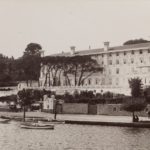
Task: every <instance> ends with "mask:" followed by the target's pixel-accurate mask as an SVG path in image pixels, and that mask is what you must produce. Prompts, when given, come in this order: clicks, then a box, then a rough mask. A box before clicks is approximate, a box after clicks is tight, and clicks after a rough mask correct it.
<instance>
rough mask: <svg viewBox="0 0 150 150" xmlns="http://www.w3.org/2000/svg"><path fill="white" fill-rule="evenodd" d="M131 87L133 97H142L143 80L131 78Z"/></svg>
mask: <svg viewBox="0 0 150 150" xmlns="http://www.w3.org/2000/svg"><path fill="white" fill-rule="evenodd" d="M129 87H130V88H131V95H132V97H140V96H142V91H143V90H142V80H141V79H139V78H138V77H137V78H131V79H130V80H129Z"/></svg>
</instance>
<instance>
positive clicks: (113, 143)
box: [0, 122, 150, 150]
mask: <svg viewBox="0 0 150 150" xmlns="http://www.w3.org/2000/svg"><path fill="white" fill-rule="evenodd" d="M19 124H20V123H19V122H11V123H10V124H0V133H1V134H0V149H1V150H120V149H122V150H134V149H135V150H148V149H149V147H150V143H149V138H150V130H149V129H144V128H140V129H136V128H124V127H107V126H88V125H67V124H59V125H56V126H55V129H54V130H44V131H43V130H27V129H21V128H20V126H19Z"/></svg>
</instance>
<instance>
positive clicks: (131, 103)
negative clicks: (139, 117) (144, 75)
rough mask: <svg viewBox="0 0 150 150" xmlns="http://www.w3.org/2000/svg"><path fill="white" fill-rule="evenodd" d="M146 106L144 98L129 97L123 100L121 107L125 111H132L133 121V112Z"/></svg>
mask: <svg viewBox="0 0 150 150" xmlns="http://www.w3.org/2000/svg"><path fill="white" fill-rule="evenodd" d="M146 106H147V103H146V101H145V99H144V98H131V99H128V100H126V101H125V102H124V104H123V106H122V108H123V109H124V110H126V111H129V112H132V120H133V122H134V117H135V114H134V113H135V112H136V111H142V110H144V109H145V107H146Z"/></svg>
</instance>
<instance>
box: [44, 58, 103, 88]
mask: <svg viewBox="0 0 150 150" xmlns="http://www.w3.org/2000/svg"><path fill="white" fill-rule="evenodd" d="M42 63H43V66H44V67H47V74H46V80H45V83H47V77H49V81H50V77H51V80H52V81H53V83H52V86H55V85H60V78H61V77H62V76H64V77H65V80H66V83H67V84H68V85H71V84H70V78H73V79H74V85H75V86H76V85H78V86H80V85H82V84H83V83H84V81H85V80H86V79H87V78H88V77H90V76H91V75H92V74H93V73H96V72H99V71H102V67H100V66H99V65H98V63H97V61H96V60H94V59H92V58H91V57H90V56H72V57H60V56H47V57H44V58H43V59H42Z"/></svg>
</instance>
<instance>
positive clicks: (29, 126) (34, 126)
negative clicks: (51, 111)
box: [20, 123, 54, 129]
mask: <svg viewBox="0 0 150 150" xmlns="http://www.w3.org/2000/svg"><path fill="white" fill-rule="evenodd" d="M20 127H21V128H25V129H54V125H52V124H49V125H44V124H42V123H22V124H21V125H20Z"/></svg>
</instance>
